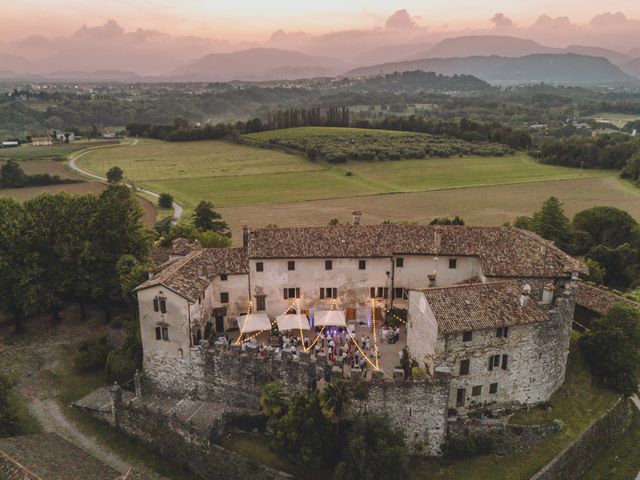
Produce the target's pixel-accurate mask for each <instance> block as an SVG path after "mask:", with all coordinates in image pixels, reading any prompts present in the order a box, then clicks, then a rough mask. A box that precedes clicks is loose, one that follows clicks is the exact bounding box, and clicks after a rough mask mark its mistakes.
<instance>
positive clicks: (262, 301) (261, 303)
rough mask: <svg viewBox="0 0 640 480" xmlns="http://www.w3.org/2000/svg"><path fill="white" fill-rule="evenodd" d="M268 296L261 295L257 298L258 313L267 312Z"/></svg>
mask: <svg viewBox="0 0 640 480" xmlns="http://www.w3.org/2000/svg"><path fill="white" fill-rule="evenodd" d="M266 298H267V297H266V296H264V295H260V296H257V297H256V311H258V312H262V311H264V310H266V303H267V302H266Z"/></svg>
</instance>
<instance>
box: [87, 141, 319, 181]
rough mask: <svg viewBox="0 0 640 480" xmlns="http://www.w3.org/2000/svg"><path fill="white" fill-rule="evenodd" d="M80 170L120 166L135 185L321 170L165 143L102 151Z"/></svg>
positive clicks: (247, 152)
mask: <svg viewBox="0 0 640 480" xmlns="http://www.w3.org/2000/svg"><path fill="white" fill-rule="evenodd" d="M79 164H80V166H82V167H84V168H86V169H88V170H90V171H92V172H95V173H98V174H99V175H102V176H104V175H105V174H106V172H107V170H109V169H110V168H111V167H113V166H115V165H117V166H119V167H120V168H122V169H123V170H124V174H125V177H126V178H127V179H129V180H134V181H136V182H142V181H157V180H172V179H185V178H195V179H199V178H208V177H226V176H238V175H257V174H270V173H280V172H284V173H288V172H305V171H311V170H319V169H322V168H323V167H322V166H319V165H317V164H314V163H312V162H309V161H307V160H305V159H302V158H300V157H298V156H296V155H289V154H286V153H282V152H278V151H275V150H267V149H261V148H256V147H250V146H246V145H238V144H235V143H230V142H225V141H216V140H212V141H201V142H163V141H160V140H141V141H140V142H139V143H138V145H135V146H127V147H125V148H116V149H99V150H95V151H93V152H91V153H88V154H86V155H85V156H84V157H82V159H81V160H79Z"/></svg>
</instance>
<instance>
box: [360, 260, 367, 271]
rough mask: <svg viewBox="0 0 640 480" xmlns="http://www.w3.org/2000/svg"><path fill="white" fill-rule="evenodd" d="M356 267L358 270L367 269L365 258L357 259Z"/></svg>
mask: <svg viewBox="0 0 640 480" xmlns="http://www.w3.org/2000/svg"><path fill="white" fill-rule="evenodd" d="M358 268H359V269H360V270H366V269H367V261H366V260H359V261H358Z"/></svg>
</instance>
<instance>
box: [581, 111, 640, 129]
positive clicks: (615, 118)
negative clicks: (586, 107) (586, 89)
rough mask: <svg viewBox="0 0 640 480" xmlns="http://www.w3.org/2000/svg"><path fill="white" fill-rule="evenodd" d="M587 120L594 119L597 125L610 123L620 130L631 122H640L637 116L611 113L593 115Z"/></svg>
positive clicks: (639, 117)
mask: <svg viewBox="0 0 640 480" xmlns="http://www.w3.org/2000/svg"><path fill="white" fill-rule="evenodd" d="M589 118H592V119H594V120H595V121H596V122H598V123H610V124H611V125H615V126H616V127H618V128H622V127H624V126H625V125H626V124H627V123H629V122H633V121H634V120H640V116H638V115H632V114H628V113H612V112H604V113H594V114H593V115H591V116H590V117H589Z"/></svg>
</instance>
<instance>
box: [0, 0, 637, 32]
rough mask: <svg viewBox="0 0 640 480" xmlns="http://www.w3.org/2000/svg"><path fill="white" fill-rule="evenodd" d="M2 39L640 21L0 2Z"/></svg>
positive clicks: (481, 7)
mask: <svg viewBox="0 0 640 480" xmlns="http://www.w3.org/2000/svg"><path fill="white" fill-rule="evenodd" d="M3 3H5V4H4V5H3V6H2V15H1V16H0V40H2V41H11V40H16V39H18V38H23V37H25V36H27V35H44V36H52V35H68V34H70V33H71V32H73V31H75V30H77V29H78V28H79V27H80V26H81V25H83V24H87V25H100V24H103V23H104V22H105V21H106V20H108V19H114V20H116V21H117V22H118V23H119V24H120V25H122V26H123V27H125V28H126V29H127V30H135V29H137V28H145V29H157V30H161V31H163V32H167V33H171V34H178V35H197V36H206V37H214V38H225V39H229V40H232V41H237V40H239V39H244V40H251V41H257V40H261V39H265V38H266V37H268V35H269V34H270V33H271V32H273V31H275V30H278V29H284V30H287V31H305V32H308V33H313V34H319V33H325V32H331V31H336V30H344V29H350V28H357V29H364V28H373V27H381V26H383V25H384V23H385V20H386V18H387V17H388V16H389V15H390V13H392V12H394V11H395V10H398V9H407V10H408V11H409V12H410V14H411V16H412V17H414V20H415V21H416V23H417V24H418V25H419V26H421V27H428V28H429V29H430V30H463V29H479V28H487V27H490V26H491V22H490V21H489V19H490V18H492V17H493V15H494V14H495V13H497V12H501V13H503V14H504V15H505V16H507V17H508V18H509V19H511V20H512V22H513V23H514V24H515V25H517V26H528V25H530V24H532V23H533V22H535V20H536V19H537V18H538V17H539V16H540V15H542V14H546V15H549V16H551V17H559V16H568V17H569V18H570V19H571V21H572V22H573V23H576V24H588V23H589V22H590V20H591V19H592V18H593V17H594V16H595V15H598V14H602V13H604V12H617V11H621V12H624V13H625V14H626V16H627V17H629V18H640V1H638V0H605V1H602V0H600V1H595V0H562V1H558V0H526V1H525V0H486V1H478V0H401V1H396V0H323V1H321V2H310V1H304V0H296V1H291V0H234V1H220V0H181V1H179V2H176V1H174V0H109V1H103V0H67V1H65V2H62V3H61V2H59V1H53V0H20V1H15V2H3Z"/></svg>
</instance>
